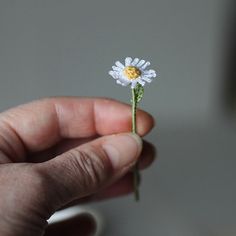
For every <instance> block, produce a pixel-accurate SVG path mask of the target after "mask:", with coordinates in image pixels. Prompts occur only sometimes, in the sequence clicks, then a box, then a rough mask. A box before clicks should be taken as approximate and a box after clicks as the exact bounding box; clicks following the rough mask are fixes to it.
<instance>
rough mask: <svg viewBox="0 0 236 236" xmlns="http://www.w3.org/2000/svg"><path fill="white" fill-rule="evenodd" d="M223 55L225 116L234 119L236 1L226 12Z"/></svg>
mask: <svg viewBox="0 0 236 236" xmlns="http://www.w3.org/2000/svg"><path fill="white" fill-rule="evenodd" d="M226 14H227V16H226V22H225V31H224V33H225V35H226V37H225V40H224V43H225V45H226V46H225V47H224V50H225V54H224V57H223V60H224V62H223V63H224V65H225V67H224V71H223V87H224V91H223V96H224V107H225V108H226V112H227V114H228V115H229V116H230V117H232V116H234V118H235V117H236V1H235V0H232V1H231V2H230V4H229V9H228V11H227V12H226Z"/></svg>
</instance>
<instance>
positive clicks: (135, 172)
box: [131, 88, 139, 201]
mask: <svg viewBox="0 0 236 236" xmlns="http://www.w3.org/2000/svg"><path fill="white" fill-rule="evenodd" d="M131 90H132V133H134V134H136V133H137V132H136V131H137V128H136V111H137V101H136V97H135V89H134V88H133V89H131ZM133 184H134V197H135V200H136V201H138V200H139V189H138V185H139V170H138V162H137V163H136V164H135V166H134V169H133Z"/></svg>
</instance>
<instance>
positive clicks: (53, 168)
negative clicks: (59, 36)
mask: <svg viewBox="0 0 236 236" xmlns="http://www.w3.org/2000/svg"><path fill="white" fill-rule="evenodd" d="M130 127H131V113H130V107H129V106H128V105H125V104H123V103H120V102H117V101H114V100H109V99H89V98H75V97H74V98H48V99H43V100H40V101H35V102H32V103H29V104H26V105H21V106H19V107H16V108H13V109H10V110H8V111H6V112H3V113H1V114H0V235H1V236H15V235H17V236H20V235H24V236H27V235H35V236H37V235H42V234H43V233H44V231H45V228H46V226H47V221H46V220H47V219H48V218H49V217H50V216H51V215H52V214H53V213H54V212H55V211H56V210H57V209H59V208H61V207H63V206H65V205H66V204H68V203H71V202H73V201H75V200H78V199H81V198H83V197H86V196H90V197H89V198H90V199H104V198H110V197H113V196H118V195H123V194H127V193H129V192H132V178H131V176H130V174H129V171H130V170H131V168H132V166H133V165H134V164H135V162H136V161H137V159H138V157H139V156H140V153H141V150H142V142H141V139H140V138H139V137H138V136H136V135H132V134H130V133H125V132H129V130H130ZM137 127H138V134H139V135H140V136H143V135H145V134H147V133H148V132H149V131H150V130H151V128H152V127H153V118H152V117H151V116H150V115H149V114H147V113H146V112H144V111H138V116H137ZM114 134H115V135H114ZM143 147H144V148H143V151H142V155H141V158H140V167H141V168H142V167H146V166H147V165H149V164H150V163H151V162H152V160H153V158H154V149H153V147H152V146H151V145H150V144H148V143H144V145H143Z"/></svg>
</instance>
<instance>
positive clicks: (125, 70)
mask: <svg viewBox="0 0 236 236" xmlns="http://www.w3.org/2000/svg"><path fill="white" fill-rule="evenodd" d="M149 65H150V62H149V61H147V62H146V61H144V60H139V59H138V58H135V59H132V58H131V57H126V58H125V65H123V64H122V63H121V62H119V61H117V62H116V63H115V65H114V66H112V69H113V70H111V71H109V74H110V75H111V76H112V77H113V78H114V79H115V80H116V83H117V84H120V85H123V86H127V85H130V84H131V92H132V99H131V103H132V132H133V133H134V134H136V133H137V127H136V126H137V124H136V113H137V106H138V103H139V102H140V101H141V99H142V97H143V94H144V88H143V86H144V85H145V83H146V82H148V83H151V82H152V80H153V78H155V77H156V72H155V71H154V70H148V69H146V68H147V67H148V66H149ZM133 175H134V180H133V182H134V194H135V199H136V200H137V201H138V200H139V189H138V185H139V180H140V175H139V170H138V163H136V165H135V167H134V170H133Z"/></svg>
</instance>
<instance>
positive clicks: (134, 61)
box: [131, 58, 139, 66]
mask: <svg viewBox="0 0 236 236" xmlns="http://www.w3.org/2000/svg"><path fill="white" fill-rule="evenodd" d="M138 62H139V59H138V58H134V60H133V62H132V63H131V65H132V66H135V65H136V64H137V63H138Z"/></svg>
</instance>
